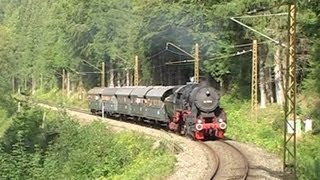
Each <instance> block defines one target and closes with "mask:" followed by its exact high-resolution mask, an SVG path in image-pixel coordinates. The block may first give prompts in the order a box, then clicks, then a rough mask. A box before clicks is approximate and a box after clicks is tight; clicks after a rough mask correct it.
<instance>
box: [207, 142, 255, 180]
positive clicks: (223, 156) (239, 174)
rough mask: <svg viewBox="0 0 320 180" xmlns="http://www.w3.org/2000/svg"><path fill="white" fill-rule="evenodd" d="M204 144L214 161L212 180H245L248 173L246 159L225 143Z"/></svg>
mask: <svg viewBox="0 0 320 180" xmlns="http://www.w3.org/2000/svg"><path fill="white" fill-rule="evenodd" d="M204 144H205V145H206V146H207V147H208V148H210V149H211V150H212V152H213V153H214V156H215V159H216V162H217V163H216V167H215V169H213V172H212V178H211V179H213V180H220V179H221V180H245V179H247V177H248V173H249V162H248V160H247V158H246V157H245V156H244V155H243V154H242V153H241V152H240V151H239V150H238V149H237V148H236V147H234V146H233V145H231V144H229V143H228V142H226V141H206V142H204Z"/></svg>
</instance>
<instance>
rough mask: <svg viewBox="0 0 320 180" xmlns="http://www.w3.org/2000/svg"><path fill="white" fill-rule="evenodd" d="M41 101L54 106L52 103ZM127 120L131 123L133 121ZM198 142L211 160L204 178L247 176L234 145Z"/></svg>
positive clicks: (223, 179)
mask: <svg viewBox="0 0 320 180" xmlns="http://www.w3.org/2000/svg"><path fill="white" fill-rule="evenodd" d="M41 103H44V104H47V105H51V106H56V105H55V104H53V103H48V102H41ZM67 109H69V110H71V111H75V112H79V113H84V114H88V115H92V114H91V113H90V112H88V110H84V109H79V108H74V107H72V108H71V107H68V108H67ZM125 121H126V120H125ZM129 122H130V123H133V121H129ZM135 124H139V125H142V126H149V127H150V124H146V123H143V122H140V123H139V122H135ZM151 126H152V125H151ZM152 127H153V128H156V129H161V127H159V126H152ZM199 144H200V146H203V148H204V149H206V152H207V153H208V155H207V156H208V157H207V158H208V160H210V161H211V163H209V164H208V165H207V168H208V169H207V170H208V173H207V175H206V177H205V178H204V179H213V180H220V179H221V180H228V179H230V180H231V179H234V180H241V179H243V180H244V179H246V178H247V176H248V172H249V164H248V162H247V159H246V157H245V156H244V155H243V154H242V153H241V152H240V151H239V150H238V149H237V148H236V147H234V146H233V145H231V144H229V143H227V142H225V141H206V142H199ZM212 161H213V162H212ZM209 172H210V173H209Z"/></svg>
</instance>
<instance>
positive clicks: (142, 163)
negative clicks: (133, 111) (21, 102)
mask: <svg viewBox="0 0 320 180" xmlns="http://www.w3.org/2000/svg"><path fill="white" fill-rule="evenodd" d="M51 97H53V96H51ZM57 97H58V96H57ZM2 114H4V115H5V113H2ZM4 115H3V118H1V120H2V119H3V121H1V126H0V130H1V132H2V134H1V135H2V136H0V161H1V168H0V179H162V178H163V177H165V176H167V175H169V174H170V173H171V171H172V169H173V167H174V164H175V158H174V155H173V152H170V151H169V148H168V147H166V145H165V144H166V142H163V143H160V145H158V146H156V147H155V146H154V142H155V141H154V140H153V139H151V138H148V137H145V136H144V135H142V134H137V133H133V132H122V133H114V132H113V131H111V130H110V129H108V128H106V126H105V125H104V124H102V123H100V122H94V123H92V124H90V125H85V126H82V125H80V124H79V123H77V122H76V121H75V120H73V119H71V118H70V117H68V116H67V115H66V114H65V113H64V112H58V113H57V112H50V111H48V110H40V109H33V108H32V109H30V110H24V111H23V113H20V114H17V115H15V116H14V117H11V118H8V117H5V116H4ZM2 122H7V123H5V124H3V123H2ZM8 122H11V123H8Z"/></svg>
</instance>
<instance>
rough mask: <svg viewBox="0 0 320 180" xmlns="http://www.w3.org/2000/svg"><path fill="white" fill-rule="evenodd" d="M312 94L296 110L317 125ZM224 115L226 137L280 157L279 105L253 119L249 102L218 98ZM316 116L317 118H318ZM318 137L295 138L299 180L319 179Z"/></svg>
mask: <svg viewBox="0 0 320 180" xmlns="http://www.w3.org/2000/svg"><path fill="white" fill-rule="evenodd" d="M73 97H76V98H71V99H69V100H68V101H67V102H66V101H65V102H66V103H65V104H67V105H68V106H77V104H78V106H80V107H82V108H85V107H86V106H87V103H86V101H85V100H82V101H79V100H77V96H73ZM314 97H316V96H315V95H309V96H300V98H299V100H298V104H299V107H298V111H299V113H300V114H301V117H305V116H306V115H311V116H312V117H313V118H314V119H315V120H316V121H315V126H316V127H319V119H317V116H318V114H317V112H316V110H317V109H318V107H320V103H319V102H320V101H319V100H318V99H317V98H314ZM38 98H40V99H45V100H51V101H52V98H54V99H55V102H62V98H61V96H60V95H59V94H57V93H53V94H50V93H49V94H42V95H40V96H38ZM221 105H222V107H224V108H225V110H226V112H227V115H228V120H229V121H228V123H229V124H228V130H227V136H228V137H230V138H233V139H235V140H238V141H242V142H246V143H252V144H255V145H257V146H259V147H262V148H264V149H266V150H267V151H269V152H272V153H275V154H278V155H279V158H280V157H281V156H282V153H281V152H282V150H283V125H284V115H283V111H282V107H281V106H278V105H270V106H268V107H267V108H266V109H260V110H259V114H258V119H257V121H256V122H255V121H252V119H251V108H250V102H248V101H241V100H236V99H234V98H231V97H230V96H225V97H223V98H222V101H221ZM318 118H319V117H318ZM319 154H320V136H319V135H312V134H311V133H302V135H301V136H300V137H299V138H298V154H297V155H298V161H299V162H298V164H299V167H298V172H299V178H300V179H320V173H319V172H320V157H319Z"/></svg>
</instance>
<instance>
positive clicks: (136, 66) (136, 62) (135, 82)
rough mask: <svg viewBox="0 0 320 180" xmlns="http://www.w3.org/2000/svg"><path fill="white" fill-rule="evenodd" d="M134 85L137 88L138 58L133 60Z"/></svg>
mask: <svg viewBox="0 0 320 180" xmlns="http://www.w3.org/2000/svg"><path fill="white" fill-rule="evenodd" d="M134 85H135V86H139V59H138V56H136V57H135V59H134Z"/></svg>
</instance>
